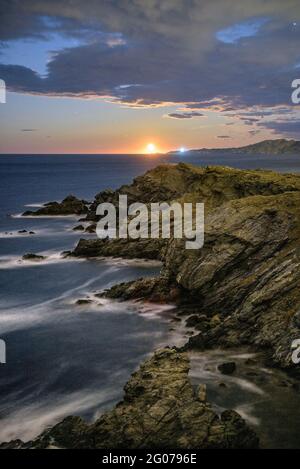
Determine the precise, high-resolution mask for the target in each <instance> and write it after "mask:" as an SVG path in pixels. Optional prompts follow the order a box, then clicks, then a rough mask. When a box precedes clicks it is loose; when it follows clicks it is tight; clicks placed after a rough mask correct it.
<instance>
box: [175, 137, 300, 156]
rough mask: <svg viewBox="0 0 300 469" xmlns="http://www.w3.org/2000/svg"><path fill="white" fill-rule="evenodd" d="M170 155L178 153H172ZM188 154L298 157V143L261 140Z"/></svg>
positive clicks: (295, 141) (299, 149) (280, 140)
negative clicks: (290, 155)
mask: <svg viewBox="0 0 300 469" xmlns="http://www.w3.org/2000/svg"><path fill="white" fill-rule="evenodd" d="M170 153H172V154H174V153H175V154H177V153H179V152H177V151H172V152H170ZM189 153H222V154H224V153H228V154H231V155H233V154H241V153H242V154H261V155H284V154H294V155H295V154H299V155H300V141H298V140H286V139H284V138H280V139H276V140H263V141H262V142H258V143H254V144H252V145H246V146H244V147H234V148H199V149H193V150H189Z"/></svg>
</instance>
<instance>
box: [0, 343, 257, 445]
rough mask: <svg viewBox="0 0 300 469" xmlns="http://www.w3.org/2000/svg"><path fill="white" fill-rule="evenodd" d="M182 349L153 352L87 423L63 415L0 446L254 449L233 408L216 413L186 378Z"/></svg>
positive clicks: (252, 439) (201, 391)
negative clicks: (24, 439) (31, 435)
mask: <svg viewBox="0 0 300 469" xmlns="http://www.w3.org/2000/svg"><path fill="white" fill-rule="evenodd" d="M188 371H189V360H188V356H187V354H186V353H182V352H178V351H177V350H175V349H168V348H166V349H162V350H159V351H157V352H156V353H155V354H154V355H153V356H152V357H151V358H150V359H149V360H148V361H146V362H144V363H143V364H142V365H141V367H140V369H139V370H138V371H137V372H135V373H133V374H132V377H131V379H130V380H129V381H128V383H127V384H126V386H125V388H124V391H125V394H124V399H123V401H122V402H120V403H119V404H117V405H116V406H115V408H114V409H113V410H111V411H109V412H107V413H105V414H104V415H102V416H101V417H100V418H99V419H98V420H97V421H96V422H95V423H94V424H91V425H88V424H86V423H85V422H84V421H83V420H82V419H81V418H79V417H68V418H66V419H65V420H63V421H62V422H61V423H59V424H57V425H55V426H54V427H53V428H51V429H50V430H46V431H45V432H44V433H43V434H42V435H40V436H39V437H38V438H37V439H36V440H35V441H33V442H29V443H24V444H22V443H20V441H19V440H18V441H16V442H11V443H4V444H2V445H0V448H1V447H2V448H9V447H15V448H20V447H21V448H22V447H27V448H28V447H29V448H49V447H52V448H53V447H56V448H105V449H107V448H114V449H116V448H126V449H130V448H134V449H137V448H148V449H154V448H172V449H176V448H184V449H189V448H197V449H204V448H256V447H258V438H257V436H256V434H255V433H254V431H253V430H251V429H250V428H249V427H248V426H247V425H246V423H245V422H244V420H243V419H242V418H241V417H240V416H239V415H238V414H237V413H236V412H234V411H232V410H226V411H225V412H223V413H222V414H221V415H220V416H218V415H217V414H216V413H215V412H214V411H213V410H212V408H211V406H210V404H209V403H208V402H206V392H205V387H203V386H200V389H199V390H198V392H197V391H196V390H195V389H194V388H193V387H192V385H191V383H190V381H189V378H188Z"/></svg>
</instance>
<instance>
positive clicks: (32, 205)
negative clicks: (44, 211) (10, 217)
mask: <svg viewBox="0 0 300 469" xmlns="http://www.w3.org/2000/svg"><path fill="white" fill-rule="evenodd" d="M44 205H45V202H40V203H35V204H25V205H24V207H33V208H41V207H43V206H44Z"/></svg>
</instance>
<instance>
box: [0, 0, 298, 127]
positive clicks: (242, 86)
mask: <svg viewBox="0 0 300 469" xmlns="http://www.w3.org/2000/svg"><path fill="white" fill-rule="evenodd" d="M1 12H2V14H3V18H4V20H3V19H2V26H1V36H0V39H1V40H2V41H9V40H11V39H17V38H28V37H31V38H37V37H39V38H41V39H44V40H47V38H48V35H49V34H50V33H51V32H53V31H56V32H59V33H60V34H63V35H68V36H72V37H80V38H81V39H82V40H83V44H81V45H80V46H76V47H72V48H70V47H69V48H65V49H62V50H60V51H56V53H55V54H54V55H53V56H52V58H51V61H50V62H49V63H48V73H47V75H46V76H45V77H41V76H39V75H38V74H37V73H36V72H35V71H34V70H31V69H30V68H26V67H22V66H20V65H18V64H15V65H5V64H2V65H0V76H1V78H3V79H4V80H5V81H6V84H7V87H8V89H10V90H13V91H19V92H25V93H37V94H42V95H56V96H65V95H66V96H78V97H88V96H99V97H110V98H111V99H112V100H115V101H116V102H121V103H123V104H127V105H131V106H153V105H154V106H155V105H162V104H164V103H175V104H184V106H185V108H189V109H192V110H194V112H192V111H191V112H188V111H187V112H176V113H171V114H169V117H173V118H177V119H190V118H192V117H197V116H200V114H201V109H215V110H221V111H224V112H225V111H226V112H232V111H237V110H240V111H241V110H243V109H245V108H249V107H250V108H251V107H253V106H257V107H258V108H259V107H266V106H269V107H272V106H273V107H274V106H281V105H288V104H289V103H290V102H291V82H292V80H293V79H294V78H296V77H295V75H296V73H295V68H294V67H295V65H296V64H297V63H299V62H300V50H299V43H300V28H291V27H290V26H289V25H290V24H292V22H294V21H295V19H297V17H298V16H300V4H299V3H298V2H297V3H296V2H295V1H294V0H286V1H285V2H282V1H279V0H272V2H266V1H264V0H252V2H243V8H240V7H237V2H236V0H210V1H203V0H193V1H191V2H187V1H186V0H172V1H171V0H163V1H161V0H148V1H147V2H145V0H122V1H121V0H119V1H118V0H111V1H106V2H104V1H101V2H99V1H96V0H86V1H84V2H83V1H80V0H70V1H63V0H60V1H58V0H52V1H50V0H48V1H47V0H39V1H35V0H23V1H22V2H21V1H2V2H1ZM261 18H264V19H267V20H266V21H265V20H261ZM253 19H255V21H259V22H260V23H259V24H260V26H259V31H258V30H257V31H256V29H255V28H254V29H253V28H252V29H251V31H250V32H251V34H248V33H243V34H237V31H239V27H240V26H239V25H244V26H243V27H245V25H249V24H252V23H251V21H252V22H253V21H254V20H253ZM248 27H249V26H248ZM222 31H223V35H222ZM224 31H225V32H226V34H225V36H224ZM220 32H221V33H220ZM258 32H259V34H258ZM230 34H231V35H233V36H232V37H233V38H234V41H233V43H232V42H230V40H228V38H229V39H230V37H231V36H230ZM224 37H225V38H227V42H226V40H225V41H224ZM222 38H223V40H222ZM197 113H198V115H197ZM264 116H266V114H264ZM231 117H233V116H232V115H231ZM241 118H242V120H244V122H245V124H246V125H255V124H256V123H257V122H258V119H259V109H257V110H256V115H252V116H251V115H241Z"/></svg>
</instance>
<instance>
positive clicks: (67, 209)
mask: <svg viewBox="0 0 300 469" xmlns="http://www.w3.org/2000/svg"><path fill="white" fill-rule="evenodd" d="M87 211H88V206H87V202H86V201H85V200H79V199H77V197H75V196H74V195H68V196H67V197H66V198H65V199H64V200H63V201H62V202H60V203H59V202H48V203H46V204H44V205H43V207H41V208H39V209H38V210H36V211H35V212H34V211H32V210H26V212H24V213H23V215H24V216H28V215H31V216H32V215H34V216H39V215H80V214H83V213H87Z"/></svg>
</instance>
